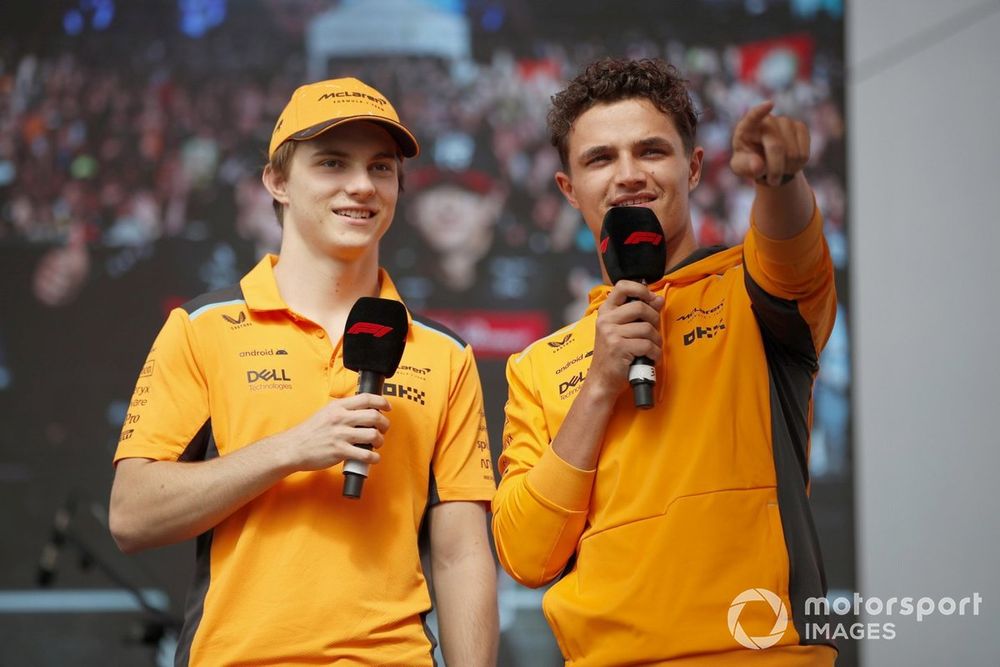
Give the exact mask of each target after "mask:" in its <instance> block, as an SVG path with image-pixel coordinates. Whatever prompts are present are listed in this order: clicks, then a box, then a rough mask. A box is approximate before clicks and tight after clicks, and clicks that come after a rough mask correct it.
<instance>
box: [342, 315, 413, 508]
mask: <svg viewBox="0 0 1000 667" xmlns="http://www.w3.org/2000/svg"><path fill="white" fill-rule="evenodd" d="M408 328H409V321H408V319H407V317H406V308H405V307H404V306H403V304H402V303H400V302H399V301H393V300H391V299H378V298H374V297H362V298H360V299H358V300H357V302H356V303H355V304H354V307H353V308H351V312H350V314H348V316H347V324H346V325H345V326H344V340H343V345H344V367H345V368H348V369H350V370H352V371H357V372H358V391H357V393H358V394H375V395H381V394H382V383H383V382H384V381H385V379H386V378H389V377H392V376H393V374H394V373H395V372H396V367H397V366H399V362H400V360H401V359H402V358H403V349H404V347H405V346H406V333H407V330H408ZM357 446H358V447H361V448H363V449H371V445H370V444H368V443H357ZM368 467H369V463H367V462H365V461H358V460H353V459H352V460H346V461H344V496H345V497H347V498H360V497H361V489H362V488H363V486H364V483H365V479H366V478H367V477H368Z"/></svg>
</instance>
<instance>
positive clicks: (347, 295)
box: [274, 235, 379, 334]
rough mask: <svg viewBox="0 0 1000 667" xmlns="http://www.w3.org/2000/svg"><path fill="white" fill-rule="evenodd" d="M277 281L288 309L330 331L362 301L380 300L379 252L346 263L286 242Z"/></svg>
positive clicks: (275, 268)
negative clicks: (366, 298)
mask: <svg viewBox="0 0 1000 667" xmlns="http://www.w3.org/2000/svg"><path fill="white" fill-rule="evenodd" d="M290 237H291V235H288V237H286V239H287V238H290ZM274 279H275V282H276V283H277V284H278V291H279V292H280V293H281V298H282V299H284V300H285V303H287V304H288V307H289V308H291V309H292V310H293V311H294V312H296V313H298V314H300V315H303V316H305V317H308V318H309V319H311V320H312V321H314V322H316V323H317V324H320V325H322V326H324V327H327V328H328V329H329V325H330V324H331V323H336V322H338V321H340V320H344V319H346V317H347V313H348V311H350V309H351V307H352V306H353V305H354V302H355V301H357V300H358V299H359V298H360V297H363V296H378V292H379V284H378V248H377V247H372V248H370V249H369V250H367V251H365V253H364V254H362V255H360V256H359V257H356V258H353V257H352V258H349V259H344V258H338V257H331V256H329V255H324V254H320V253H317V252H316V251H314V250H313V249H311V248H308V247H306V246H305V245H304V244H296V243H291V242H289V243H286V242H284V240H283V242H282V244H281V253H280V255H279V259H278V263H277V264H276V265H275V267H274ZM329 333H331V334H333V331H329Z"/></svg>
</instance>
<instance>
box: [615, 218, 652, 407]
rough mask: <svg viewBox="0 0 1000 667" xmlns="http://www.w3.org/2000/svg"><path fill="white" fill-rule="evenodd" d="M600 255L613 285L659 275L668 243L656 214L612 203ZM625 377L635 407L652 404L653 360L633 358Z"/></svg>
mask: <svg viewBox="0 0 1000 667" xmlns="http://www.w3.org/2000/svg"><path fill="white" fill-rule="evenodd" d="M601 258H602V259H603V260H604V269H605V271H607V272H608V278H609V279H610V280H611V284H612V285H613V284H615V283H617V282H618V281H619V280H633V281H635V282H639V283H642V284H643V285H648V284H649V283H653V282H656V281H657V280H659V279H660V278H662V277H663V272H664V271H666V268H667V244H666V241H665V239H664V238H663V228H662V227H660V221H659V220H657V219H656V214H655V213H653V212H652V211H651V210H649V209H648V208H644V207H641V206H615V207H612V208H611V209H610V210H609V211H608V212H607V214H605V216H604V224H602V225H601ZM633 300H634V299H629V301H633ZM628 381H629V384H630V385H632V398H633V399H634V401H635V407H637V408H640V409H642V410H648V409H649V408H651V407H653V386H654V385H655V384H656V368H655V367H654V366H653V361H652V360H651V359H649V358H648V357H636V358H635V359H633V360H632V365H631V366H630V367H629V370H628Z"/></svg>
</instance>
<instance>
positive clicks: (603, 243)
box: [601, 236, 611, 255]
mask: <svg viewBox="0 0 1000 667" xmlns="http://www.w3.org/2000/svg"><path fill="white" fill-rule="evenodd" d="M610 240H611V237H610V236H605V237H604V240H603V241H601V254H602V255H604V254H607V252H608V241H610Z"/></svg>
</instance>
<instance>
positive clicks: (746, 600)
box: [729, 588, 788, 651]
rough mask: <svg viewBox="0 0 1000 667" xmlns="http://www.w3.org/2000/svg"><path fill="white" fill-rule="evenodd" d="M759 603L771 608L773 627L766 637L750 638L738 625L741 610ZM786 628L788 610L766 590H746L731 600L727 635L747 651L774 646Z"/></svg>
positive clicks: (775, 596)
mask: <svg viewBox="0 0 1000 667" xmlns="http://www.w3.org/2000/svg"><path fill="white" fill-rule="evenodd" d="M759 603H765V604H767V605H768V606H770V607H771V611H773V612H774V626H773V627H772V628H771V632H769V633H768V634H766V635H761V636H759V637H751V636H749V635H747V633H746V631H745V630H744V629H743V626H742V625H740V614H742V613H743V608H744V607H745V606H746V605H748V604H759ZM786 628H788V610H787V609H785V604H784V603H783V602H782V601H781V598H779V597H778V596H777V595H776V594H774V593H772V592H771V591H769V590H767V589H766V588H748V589H747V590H745V591H743V592H742V593H740V594H739V595H737V596H736V597H735V598H734V599H733V603H732V604H731V605H729V634H731V635H732V636H733V639H735V640H736V641H737V642H739V643H740V645H742V646H745V647H747V648H749V649H753V650H755V651H756V650H760V649H764V648H770V647H771V646H774V645H775V644H777V643H778V642H779V641H781V638H782V636H784V634H785V629H786Z"/></svg>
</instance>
